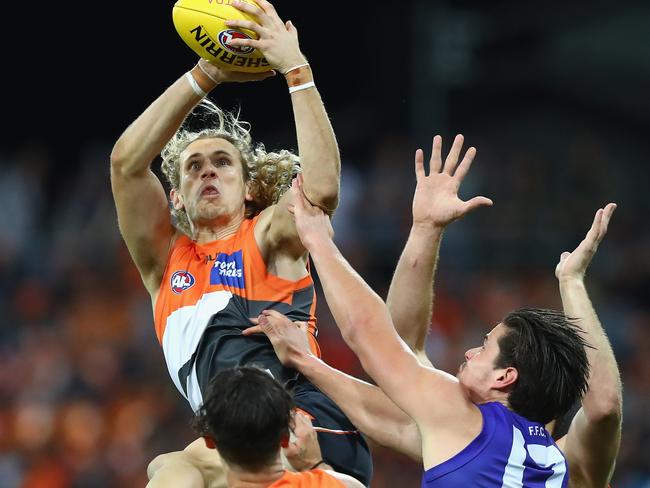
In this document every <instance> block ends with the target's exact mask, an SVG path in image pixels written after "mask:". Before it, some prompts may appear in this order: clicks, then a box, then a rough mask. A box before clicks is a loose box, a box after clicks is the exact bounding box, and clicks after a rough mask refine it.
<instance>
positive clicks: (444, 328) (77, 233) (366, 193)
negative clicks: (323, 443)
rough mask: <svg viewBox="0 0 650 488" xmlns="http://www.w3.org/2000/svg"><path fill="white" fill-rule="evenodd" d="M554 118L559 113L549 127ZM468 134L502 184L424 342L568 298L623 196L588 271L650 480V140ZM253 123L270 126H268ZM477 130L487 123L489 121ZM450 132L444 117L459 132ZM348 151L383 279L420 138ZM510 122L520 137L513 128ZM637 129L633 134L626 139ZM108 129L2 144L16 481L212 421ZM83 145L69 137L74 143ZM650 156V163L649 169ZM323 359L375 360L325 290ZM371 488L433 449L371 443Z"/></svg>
mask: <svg viewBox="0 0 650 488" xmlns="http://www.w3.org/2000/svg"><path fill="white" fill-rule="evenodd" d="M547 129H548V128H545V129H544V130H547ZM492 130H494V133H490V130H488V131H483V132H481V133H480V134H477V135H473V136H472V135H471V134H466V136H467V140H468V143H470V144H472V145H476V146H477V147H478V148H479V154H478V157H477V159H476V162H475V164H474V167H473V168H472V170H471V172H470V175H469V176H468V178H467V180H466V182H465V185H464V186H463V188H462V191H461V196H463V195H464V196H466V197H470V196H474V195H477V194H481V195H486V196H489V197H490V198H492V199H493V200H494V202H495V205H494V207H492V208H488V209H480V210H478V211H476V212H475V213H474V214H471V215H470V216H468V217H467V218H466V219H465V220H463V221H460V222H457V223H454V224H452V225H451V226H450V228H449V229H448V230H447V232H446V235H445V238H444V241H443V244H442V249H441V253H440V263H439V267H438V274H437V276H436V286H435V289H436V293H435V311H434V317H433V321H432V329H431V333H430V334H429V337H428V342H427V350H428V353H429V355H430V357H431V359H432V361H433V363H434V364H435V365H437V366H438V367H440V368H442V369H445V370H447V371H450V372H455V371H456V370H457V368H458V365H459V364H460V362H461V359H462V357H463V353H464V351H465V350H466V349H467V348H469V347H470V346H473V345H476V344H478V343H479V342H480V340H481V338H482V336H483V335H484V334H485V332H486V331H487V330H489V329H490V328H491V327H492V326H493V325H494V324H495V323H497V322H498V321H499V320H500V318H501V317H502V316H503V315H504V314H505V313H506V312H507V311H509V310H511V309H513V308H517V307H521V306H539V307H553V308H560V307H561V303H560V299H559V293H558V291H557V284H556V281H555V277H554V268H555V264H556V262H557V260H558V258H559V255H560V253H561V252H562V251H565V250H571V249H573V248H574V247H575V246H576V245H577V244H578V242H579V240H580V239H581V238H582V236H583V235H584V234H585V232H586V230H587V229H588V228H589V226H590V224H591V221H592V218H593V214H594V212H595V211H596V209H597V208H598V207H599V206H603V205H604V204H606V203H607V202H608V201H615V202H617V203H618V204H619V208H618V210H617V212H616V214H615V215H614V218H613V221H612V223H611V225H610V231H609V234H608V235H607V237H606V238H605V241H604V243H603V244H602V245H601V248H600V249H599V251H598V253H597V255H596V258H595V259H594V262H593V263H592V266H591V267H590V272H589V276H588V278H587V286H588V289H589V291H590V294H591V297H592V301H593V302H594V306H595V308H596V311H597V312H598V314H599V316H600V318H601V321H602V323H603V325H604V327H605V328H606V330H607V332H608V335H609V337H610V340H611V341H612V344H613V347H614V350H615V352H616V356H617V358H618V361H619V365H620V368H621V371H622V376H623V385H624V426H623V442H622V446H621V451H620V456H619V459H618V464H617V470H616V475H615V478H614V481H613V483H612V485H613V487H614V488H648V487H650V449H648V448H647V445H646V439H647V438H648V437H650V413H649V412H650V410H649V407H648V405H649V404H650V355H649V354H648V352H649V351H650V309H649V307H648V305H647V304H648V303H650V301H649V300H648V290H649V289H650V286H648V285H650V226H648V224H647V219H648V217H647V215H648V204H647V202H646V200H647V197H646V193H647V190H646V188H645V187H646V186H647V183H648V181H649V179H648V177H647V171H645V165H646V164H647V162H646V161H644V160H643V156H644V154H645V152H644V150H643V149H644V148H643V147H636V146H634V145H632V144H623V143H624V142H625V141H624V140H623V141H618V143H617V141H615V140H606V139H605V138H603V137H599V134H598V133H597V132H589V131H587V130H580V131H578V130H564V129H562V128H560V127H558V128H556V129H555V130H556V131H558V132H562V138H561V139H560V140H558V139H554V140H553V145H552V146H551V144H549V143H548V142H547V141H548V140H549V139H548V138H547V137H551V136H552V134H550V135H549V133H548V131H547V132H545V134H547V135H545V137H541V136H540V137H539V140H538V141H532V142H531V141H530V139H526V140H522V138H520V137H518V135H521V134H531V133H535V134H537V133H541V131H540V132H537V131H534V130H533V131H531V129H530V127H526V125H525V124H521V125H513V126H512V127H510V128H509V130H505V129H504V128H500V129H499V133H498V134H497V129H496V128H494V129H492ZM254 135H255V134H254ZM472 137H474V139H472ZM452 138H453V134H448V135H445V138H444V139H443V143H444V144H445V147H444V149H446V148H448V147H449V145H450V143H451V140H452ZM376 140H377V143H376V145H375V146H374V147H370V148H368V151H367V154H366V156H365V158H364V160H362V161H361V160H359V161H352V160H346V159H345V153H344V160H343V168H344V169H343V175H342V196H341V206H340V208H339V210H338V212H337V213H336V215H335V217H334V221H333V222H334V228H335V231H336V241H337V242H338V244H339V245H340V247H341V249H342V251H343V253H344V255H345V256H346V257H348V259H349V260H350V261H351V263H352V265H353V266H354V267H355V269H357V270H358V271H359V273H360V274H361V275H362V276H363V277H364V278H365V279H366V280H367V281H368V282H369V283H370V284H371V285H372V286H373V288H374V289H375V290H376V291H377V292H378V293H379V294H380V295H382V296H384V297H385V296H386V292H387V290H388V285H389V282H390V279H391V276H392V271H393V269H394V267H395V265H396V263H397V259H398V257H399V253H400V251H401V248H402V246H403V244H404V242H405V240H406V237H407V234H408V230H409V226H410V218H411V213H410V211H411V210H410V209H411V197H412V194H413V189H414V185H415V178H414V174H413V170H412V158H413V153H414V151H415V148H416V147H423V148H424V149H425V151H426V154H427V155H428V151H429V149H430V148H429V146H428V144H429V141H413V140H411V139H410V138H409V137H408V136H406V135H404V134H400V133H386V134H380V135H379V137H377V139H376ZM512 141H521V142H519V143H518V144H513V143H512ZM620 146H624V147H625V148H626V151H627V152H626V153H625V152H624V153H622V154H621V153H620V151H619V150H618V148H619V147H620ZM110 148H111V141H94V142H85V143H84V144H83V145H82V146H81V148H80V149H79V152H78V153H77V154H74V153H72V154H73V156H72V159H73V161H71V162H70V163H69V164H70V166H69V167H62V166H61V164H62V163H61V162H60V161H59V159H60V158H59V155H57V154H55V151H54V150H53V149H52V148H51V147H49V146H48V145H47V144H44V143H42V142H38V141H33V142H28V143H25V144H23V145H22V146H20V147H18V148H15V150H12V151H9V152H6V153H4V154H0V158H1V161H0V166H1V167H2V176H0V208H2V209H3V211H2V213H0V273H1V274H0V275H1V278H0V289H1V293H0V310H2V314H1V315H0V365H1V366H0V487H2V488H14V487H15V488H19V487H20V488H36V487H38V488H73V487H74V488H109V487H110V488H113V487H120V488H122V487H125V488H130V487H143V486H144V485H145V484H146V482H147V476H146V467H147V464H148V462H149V461H151V460H152V459H153V458H154V457H155V456H156V455H157V454H160V453H163V452H169V451H174V450H180V449H182V448H183V447H184V446H185V445H186V444H187V443H189V442H190V441H191V440H193V439H194V438H195V435H194V434H193V432H192V430H191V428H190V420H191V415H192V413H191V410H190V408H189V406H188V405H187V404H186V402H185V401H184V400H183V399H182V397H181V396H180V394H179V393H178V392H177V391H176V389H175V388H174V386H173V384H172V382H171V380H170V378H169V375H168V372H167V368H166V366H165V364H164V359H163V355H162V351H161V349H160V347H159V345H158V342H157V339H156V337H155V334H154V329H153V319H152V313H151V303H150V298H149V296H148V294H147V293H146V291H145V289H144V287H143V286H142V284H141V282H140V278H139V275H138V273H137V271H136V270H135V268H134V266H133V265H132V262H131V259H130V257H129V255H128V251H127V250H126V248H125V247H124V245H123V243H122V240H121V238H120V236H119V232H118V229H117V222H116V215H115V210H114V205H113V200H112V196H111V191H110V179H109V164H108V160H109V159H108V158H109V153H110ZM68 156H69V155H68ZM644 174H645V175H646V176H645V177H644V176H643V175H644ZM317 315H318V319H319V329H320V342H321V346H322V351H323V357H324V359H325V360H326V361H327V362H329V363H330V364H332V365H333V366H335V367H337V368H339V369H342V370H344V371H346V372H349V373H351V374H354V375H356V376H359V377H362V378H367V377H366V376H365V374H364V372H363V371H362V370H361V368H360V366H359V363H358V361H357V360H356V358H355V357H354V355H353V354H352V353H351V352H350V350H349V349H348V348H347V347H346V346H345V344H344V343H343V342H342V339H341V337H340V334H339V333H338V330H337V329H336V326H335V324H334V323H333V321H332V318H331V316H330V314H329V312H328V309H327V304H326V303H325V300H324V299H323V297H322V294H320V296H319V302H318V313H317ZM372 447H373V454H374V459H375V475H374V480H373V483H372V487H373V488H394V487H396V486H404V487H407V486H419V483H420V476H421V468H420V467H418V465H417V464H415V463H413V462H412V461H410V460H408V459H406V458H404V457H402V456H400V455H397V454H395V453H393V452H390V451H388V450H385V449H383V448H381V447H379V446H372Z"/></svg>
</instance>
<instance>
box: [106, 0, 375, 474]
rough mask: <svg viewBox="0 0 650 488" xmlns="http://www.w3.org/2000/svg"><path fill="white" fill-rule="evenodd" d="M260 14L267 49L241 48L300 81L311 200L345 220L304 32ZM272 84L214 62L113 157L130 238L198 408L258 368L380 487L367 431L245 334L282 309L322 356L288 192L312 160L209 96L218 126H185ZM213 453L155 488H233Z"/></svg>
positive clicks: (130, 133) (263, 6)
mask: <svg viewBox="0 0 650 488" xmlns="http://www.w3.org/2000/svg"><path fill="white" fill-rule="evenodd" d="M258 4H259V7H257V6H254V5H251V4H247V3H243V2H237V1H234V2H233V6H235V7H236V8H239V9H241V10H242V11H246V12H248V13H251V14H252V15H254V16H255V17H256V18H257V19H258V20H259V24H256V23H251V22H245V21H236V22H235V21H233V22H232V23H231V26H232V27H233V28H237V27H246V28H249V29H251V30H254V31H255V32H257V33H258V35H259V39H258V40H241V39H240V40H233V41H232V43H233V44H237V43H240V44H242V45H243V44H244V43H246V45H249V46H252V47H255V48H257V49H259V50H260V51H261V52H262V53H263V54H264V56H265V57H266V59H267V60H268V62H269V63H270V64H271V66H273V68H274V69H275V70H277V71H278V72H280V73H283V74H284V76H285V78H286V79H287V82H288V84H289V85H290V93H291V100H292V105H293V110H294V118H295V125H296V133H297V138H298V150H299V154H300V168H301V171H302V174H304V181H305V186H304V188H305V192H306V194H307V195H308V197H309V199H310V201H311V202H313V203H314V204H316V205H318V206H320V207H321V208H324V209H327V210H328V212H330V213H331V212H333V211H334V209H335V208H336V205H337V201H338V191H339V174H340V157H339V153H338V148H337V144H336V140H335V136H334V133H333V131H332V127H331V125H330V122H329V120H328V117H327V114H326V111H325V108H324V106H323V103H322V101H321V99H320V96H319V94H318V91H317V89H316V87H315V85H314V83H313V77H312V74H311V69H310V67H309V65H308V64H307V62H306V59H305V57H304V55H303V54H302V52H301V51H300V47H299V43H298V36H297V31H296V29H295V27H294V26H293V25H292V24H291V23H289V22H288V23H286V24H284V23H283V22H282V21H281V20H280V17H279V16H278V14H277V13H276V11H275V9H274V8H273V6H272V5H271V4H270V3H268V2H267V1H265V0H260V1H259V2H258ZM271 74H272V73H263V74H245V73H236V72H229V71H224V70H221V69H219V68H217V67H215V66H212V65H210V64H209V63H207V62H205V61H204V60H201V61H199V63H198V64H197V65H196V66H194V68H193V69H192V70H191V71H189V72H188V73H185V74H184V75H183V76H181V77H180V78H179V79H178V80H177V81H176V82H174V83H173V84H172V85H171V86H170V87H169V88H168V89H167V90H165V92H164V93H163V94H162V95H160V96H159V97H158V98H157V99H156V100H155V101H154V102H153V103H152V104H151V105H150V106H149V107H148V108H147V109H146V110H145V111H144V112H143V113H142V114H141V115H140V116H139V117H138V118H137V119H136V120H135V121H134V122H133V123H132V124H131V125H130V126H129V127H128V128H127V129H126V130H125V131H124V133H123V134H122V135H121V136H120V138H119V139H118V141H117V142H116V143H115V146H114V148H113V151H112V154H111V183H112V188H113V195H114V199H115V204H116V208H117V215H118V223H119V228H120V231H121V233H122V236H123V238H124V241H125V242H126V245H127V247H128V249H129V252H130V254H131V256H132V258H133V261H134V263H135V265H136V266H137V268H138V270H139V271H140V274H141V277H142V280H143V283H144V285H145V287H146V288H147V290H148V291H149V293H150V295H151V298H152V304H153V308H154V321H155V327H156V333H157V336H158V339H159V341H160V343H161V345H162V348H163V352H164V355H165V360H166V363H167V367H168V370H169V374H170V375H171V377H172V380H173V382H174V384H175V385H176V387H177V389H178V390H179V392H180V393H181V394H182V395H183V396H184V397H185V398H186V399H187V401H188V402H189V404H190V405H191V407H192V408H193V409H194V410H195V411H196V410H197V409H198V408H199V407H200V405H201V404H202V403H203V394H204V392H205V388H206V387H207V385H208V383H209V381H210V379H211V378H212V377H214V375H215V374H216V373H217V372H219V371H220V370H222V369H226V368H230V367H234V366H238V365H243V364H256V365H257V366H259V367H262V368H264V369H267V370H269V371H270V372H271V373H272V374H273V376H274V377H275V378H276V379H277V380H278V381H280V382H282V383H283V384H287V385H288V386H290V387H292V388H293V393H294V398H295V402H296V404H297V405H298V406H299V407H300V408H302V409H303V410H305V411H307V412H309V413H310V414H311V415H312V416H313V417H314V423H315V425H316V426H317V427H318V428H319V437H320V443H321V447H322V449H323V456H324V458H325V459H326V460H327V462H328V463H329V464H331V465H332V466H333V467H335V468H336V469H337V470H339V471H342V472H345V473H348V474H351V475H353V476H355V477H357V478H358V479H360V480H361V481H362V482H364V483H366V484H367V483H369V480H370V476H371V461H370V456H369V452H368V448H367V445H366V443H365V441H364V439H363V437H362V436H361V435H360V434H359V433H358V432H357V431H356V429H355V427H354V426H353V425H352V424H351V423H350V422H349V421H348V419H347V418H345V416H344V415H343V414H342V412H341V411H340V410H339V409H338V408H337V407H336V405H334V404H333V403H332V402H331V401H330V400H329V399H328V398H327V397H325V396H324V395H322V394H321V393H320V392H319V391H318V390H316V389H315V388H314V387H313V386H312V385H311V384H309V383H308V382H307V381H304V379H302V380H301V378H299V375H298V374H297V372H296V371H294V370H290V369H288V368H285V367H283V366H282V365H281V364H280V363H279V361H278V360H277V357H276V356H275V354H274V352H273V348H272V347H271V345H270V343H269V342H268V340H267V339H265V338H263V337H256V338H250V337H244V336H242V334H241V331H242V330H243V329H245V328H246V327H248V326H249V325H250V322H249V320H248V319H249V317H251V316H256V315H257V314H258V313H259V312H260V311H261V310H263V309H266V308H273V309H276V310H279V311H281V312H283V313H285V314H286V315H287V316H289V317H291V318H292V319H294V320H304V321H307V322H309V324H310V336H311V347H312V350H313V351H314V353H315V354H318V345H317V343H316V340H315V336H316V326H315V318H314V308H315V301H314V290H313V281H312V278H311V276H310V275H309V273H308V270H307V253H306V250H305V248H304V246H303V245H302V244H301V242H300V239H299V237H298V234H297V232H296V229H295V225H294V222H293V219H292V217H291V215H290V214H289V213H288V212H287V196H285V195H284V191H285V190H286V189H287V188H288V187H289V182H290V181H291V178H292V176H293V175H295V174H296V173H297V171H298V163H299V160H298V157H297V156H296V155H294V154H292V153H290V152H289V151H280V152H277V153H271V152H267V151H266V150H265V148H264V146H263V145H261V144H258V145H254V144H253V143H252V139H251V135H250V132H249V129H248V126H247V124H246V123H244V122H242V121H240V120H238V119H237V117H235V116H234V115H231V114H228V113H225V112H223V111H221V110H219V109H218V108H217V107H216V106H215V105H214V104H212V103H211V102H209V101H208V100H204V101H203V103H202V106H203V108H204V109H205V111H206V112H207V113H209V114H210V115H211V116H212V120H211V124H208V125H206V126H205V127H204V128H203V129H198V130H192V129H191V128H190V126H189V125H184V124H183V123H184V121H185V120H186V118H187V117H188V115H189V114H190V113H191V111H192V110H193V109H194V108H195V107H196V106H197V104H199V102H201V100H202V99H203V98H204V96H205V94H206V93H208V92H209V91H211V90H212V89H214V88H215V87H216V86H218V85H219V84H221V83H225V82H233V81H252V80H260V79H263V78H265V77H268V76H270V75H271ZM188 122H189V121H188ZM192 122H193V120H192ZM159 153H160V154H161V156H162V161H163V162H162V172H163V173H164V175H165V176H166V178H167V180H168V182H169V184H170V186H171V191H170V200H171V207H172V210H171V212H172V214H173V217H174V218H173V219H172V218H171V216H170V210H169V205H170V201H169V200H168V199H167V197H166V195H165V191H164V189H163V185H162V184H161V182H160V180H159V179H158V178H157V177H156V176H155V174H154V173H153V171H152V169H151V164H152V162H153V160H154V159H155V158H156V156H157V155H158V154H159ZM332 432H336V433H337V435H334V434H333V433H332ZM338 434H343V435H338ZM206 451H207V448H206V447H205V444H204V442H203V440H202V439H199V440H197V441H195V442H194V443H192V444H191V445H190V446H188V448H186V449H185V450H184V451H183V452H180V453H172V454H166V455H163V456H161V457H158V458H156V459H155V460H154V461H153V462H152V463H151V464H150V466H149V476H150V479H151V481H150V487H154V486H156V487H157V486H176V487H182V486H188V487H190V486H205V485H206V484H207V485H209V486H220V485H219V482H218V481H214V480H215V479H217V478H219V477H220V474H219V473H220V469H219V467H218V466H216V467H215V466H214V462H213V459H215V458H216V456H215V454H214V452H206ZM208 455H209V457H208ZM208 459H209V461H207V460H208ZM206 480H207V481H206ZM215 483H216V484H215Z"/></svg>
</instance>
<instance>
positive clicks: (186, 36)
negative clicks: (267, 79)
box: [172, 0, 271, 73]
mask: <svg viewBox="0 0 650 488" xmlns="http://www.w3.org/2000/svg"><path fill="white" fill-rule="evenodd" d="M243 1H244V2H246V3H250V4H252V5H256V3H255V2H253V0H243ZM172 19H173V22H174V27H176V31H177V32H178V34H179V35H180V36H181V39H183V41H185V44H187V45H188V46H189V47H190V48H192V50H193V51H194V52H195V53H196V54H198V55H199V56H201V57H202V58H204V59H207V60H208V61H210V62H211V63H212V64H215V65H217V66H219V67H221V68H224V69H228V70H232V71H246V72H248V73H259V72H261V71H268V70H270V69H271V67H270V66H269V63H268V61H267V60H266V59H265V58H264V56H263V55H262V53H261V52H259V51H258V50H257V49H254V48H252V47H248V46H242V47H240V46H231V45H230V41H231V40H232V39H238V38H239V39H241V38H252V39H257V34H255V32H252V31H250V30H248V29H232V28H230V27H228V26H227V25H226V20H242V19H243V20H252V21H253V22H257V19H256V18H255V17H253V16H251V15H249V14H248V13H246V12H242V11H241V10H237V9H236V8H235V7H233V6H232V0H177V2H176V3H175V4H174V7H173V9H172Z"/></svg>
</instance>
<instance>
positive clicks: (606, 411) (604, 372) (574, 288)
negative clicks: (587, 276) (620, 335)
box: [560, 278, 622, 421]
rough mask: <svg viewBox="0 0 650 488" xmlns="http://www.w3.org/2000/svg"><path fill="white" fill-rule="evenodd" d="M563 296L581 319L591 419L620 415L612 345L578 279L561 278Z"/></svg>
mask: <svg viewBox="0 0 650 488" xmlns="http://www.w3.org/2000/svg"><path fill="white" fill-rule="evenodd" d="M560 295H561V297H562V304H563V307H564V312H565V313H566V314H567V316H569V317H572V318H576V319H578V325H580V327H581V328H582V329H583V331H584V335H585V339H586V342H587V343H588V344H589V345H591V346H592V347H593V349H592V348H587V357H588V359H589V367H590V375H589V385H588V389H587V393H586V394H585V396H584V398H583V401H582V405H583V409H584V413H585V416H586V417H587V419H588V420H590V421H597V420H602V419H604V418H612V417H613V418H614V419H617V418H620V415H621V408H622V407H621V402H622V386H621V378H620V373H619V369H618V365H617V363H616V358H615V357H614V352H613V351H612V347H611V344H610V343H609V340H608V339H607V335H606V334H605V331H604V330H603V328H602V326H601V324H600V321H599V320H598V316H597V315H596V312H595V310H594V308H593V305H592V303H591V300H590V299H589V296H588V294H587V290H586V288H585V284H584V281H583V280H582V279H579V278H572V279H561V280H560Z"/></svg>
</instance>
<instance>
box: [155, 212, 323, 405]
mask: <svg viewBox="0 0 650 488" xmlns="http://www.w3.org/2000/svg"><path fill="white" fill-rule="evenodd" d="M256 222H257V217H256V218H254V219H247V220H244V222H243V223H242V225H241V227H240V228H239V230H238V232H237V233H236V234H235V235H233V236H231V237H229V238H227V239H223V240H218V241H213V242H210V243H207V244H197V243H195V242H193V241H192V240H190V239H189V238H188V237H187V236H180V237H179V238H177V239H176V242H175V243H174V245H173V247H172V249H171V251H170V254H169V257H168V260H167V267H166V269H165V273H164V276H163V280H162V283H161V287H160V291H159V293H158V298H157V300H156V304H155V312H154V322H155V326H156V335H157V337H158V340H159V342H160V343H161V345H162V348H163V352H164V355H165V361H166V363H167V368H168V370H169V374H170V375H171V377H172V380H173V381H174V384H175V385H176V388H178V390H179V391H180V392H181V394H182V395H183V396H184V397H185V398H186V399H187V400H188V402H189V403H190V405H191V407H192V409H193V410H194V411H197V410H198V409H199V408H200V407H201V405H202V403H203V396H202V393H201V392H202V391H205V388H206V387H207V385H208V383H209V381H210V379H211V378H212V377H213V376H214V375H215V374H216V373H217V372H219V371H220V370H222V369H224V368H229V367H234V366H239V365H244V364H249V365H257V366H259V367H261V368H263V369H267V370H269V371H270V372H271V373H272V374H273V376H274V377H275V378H276V379H277V380H278V381H280V382H282V383H285V384H288V385H287V386H290V384H289V383H291V382H292V381H293V380H295V379H296V378H297V372H295V371H294V370H290V369H288V368H285V367H283V366H282V364H281V363H280V362H279V360H278V359H277V357H276V355H275V352H274V351H273V347H272V346H271V343H270V342H269V340H268V339H267V338H266V336H264V335H262V334H260V335H256V336H251V337H245V336H242V335H241V331H242V330H243V329H245V328H247V327H250V326H251V325H252V324H251V322H250V320H249V318H253V317H257V316H258V315H259V313H260V312H261V311H262V310H265V309H275V310H277V311H278V312H281V313H283V314H285V315H287V316H288V317H289V318H290V319H291V320H301V321H305V322H308V323H309V331H310V343H311V348H312V351H314V353H315V354H317V355H318V356H320V351H319V348H318V344H317V343H316V340H315V337H316V332H317V331H316V319H315V317H314V311H315V307H316V298H315V292H314V283H313V281H312V278H311V276H310V275H309V274H308V275H307V276H305V277H304V278H302V279H300V280H298V281H288V280H284V279H281V278H279V277H277V276H275V275H272V274H270V273H269V272H268V270H267V268H266V265H265V263H264V260H263V259H262V255H261V253H260V250H259V249H258V247H257V243H256V242H255V235H254V232H253V230H254V227H255V223H256Z"/></svg>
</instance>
